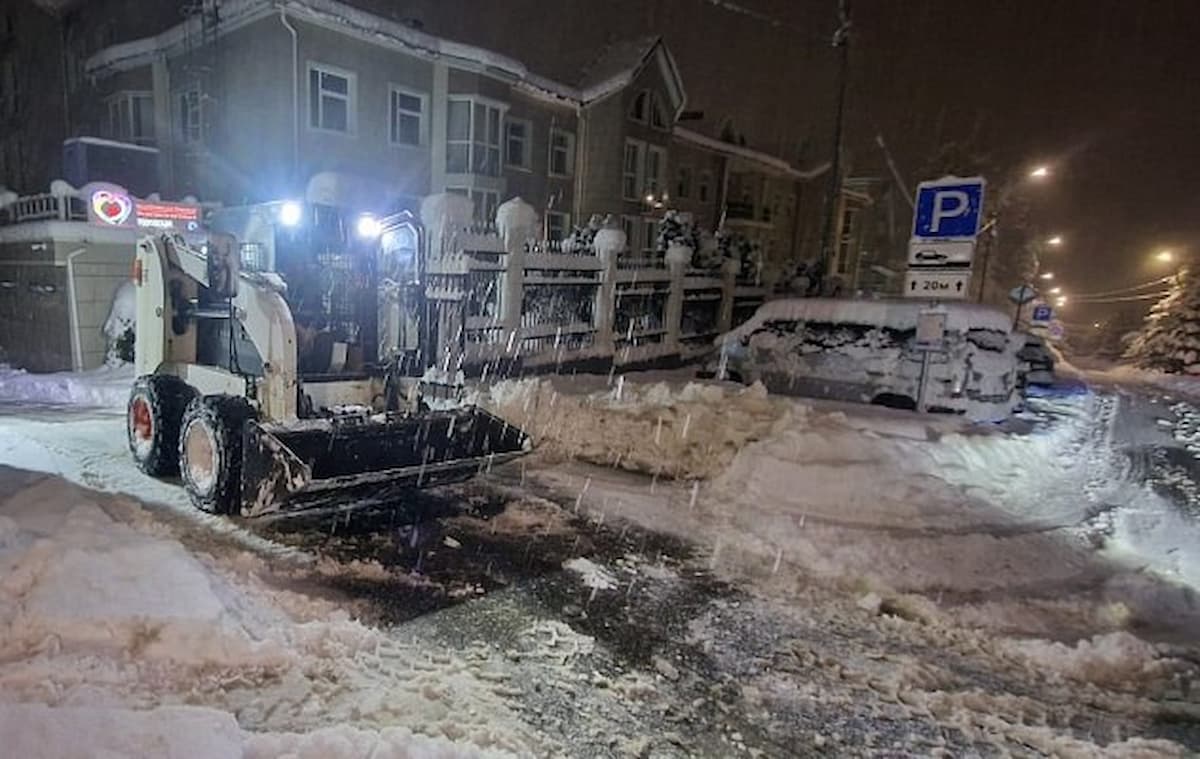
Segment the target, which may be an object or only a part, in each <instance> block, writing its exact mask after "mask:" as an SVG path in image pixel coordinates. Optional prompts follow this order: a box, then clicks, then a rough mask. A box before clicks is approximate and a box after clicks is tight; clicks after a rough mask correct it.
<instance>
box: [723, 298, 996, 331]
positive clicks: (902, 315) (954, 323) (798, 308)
mask: <svg viewBox="0 0 1200 759" xmlns="http://www.w3.org/2000/svg"><path fill="white" fill-rule="evenodd" d="M929 308H930V305H929V304H928V303H926V302H924V301H917V300H898V299H891V300H853V299H848V298H784V299H781V300H773V301H769V302H767V303H764V304H763V305H762V306H761V307H759V309H758V311H756V312H755V313H754V316H752V317H751V318H750V319H749V320H748V321H747V322H745V323H744V324H742V325H741V326H739V327H738V328H737V329H735V330H733V331H732V332H730V333H729V335H730V336H734V337H742V336H743V335H747V334H749V333H751V332H753V331H755V330H756V329H758V328H760V327H761V326H762V325H764V324H766V323H768V322H775V321H799V322H821V323H829V324H859V325H864V326H879V327H888V328H890V329H898V330H909V329H916V328H917V319H918V316H919V315H920V313H921V312H922V311H925V310H927V309H929ZM936 308H937V309H938V310H939V311H942V312H944V313H945V314H946V329H948V330H951V331H957V332H961V331H964V330H970V329H988V330H996V331H999V332H1009V331H1011V329H1012V319H1011V317H1009V316H1008V315H1007V314H1005V313H1004V312H1003V311H1001V310H999V309H997V308H992V307H990V306H984V305H980V304H977V303H940V304H938V305H937V306H936Z"/></svg>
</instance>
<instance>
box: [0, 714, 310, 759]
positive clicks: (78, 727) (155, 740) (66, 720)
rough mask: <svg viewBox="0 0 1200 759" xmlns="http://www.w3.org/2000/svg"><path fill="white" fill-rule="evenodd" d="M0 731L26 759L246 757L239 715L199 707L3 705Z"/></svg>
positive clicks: (8, 748) (11, 751) (11, 752)
mask: <svg viewBox="0 0 1200 759" xmlns="http://www.w3.org/2000/svg"><path fill="white" fill-rule="evenodd" d="M0 735H2V736H4V751H5V755H6V756H11V757H21V759H96V757H112V758H113V759H116V758H117V757H155V758H156V759H230V758H231V757H240V756H243V753H242V734H241V730H240V729H239V728H238V725H237V721H236V720H234V718H233V715H231V714H227V713H225V712H220V711H217V710H215V709H204V708H199V707H194V706H164V707H159V708H157V709H149V710H146V711H137V710H133V709H121V708H104V707H57V708H52V707H49V706H46V705H44V704H0ZM274 756H280V754H274ZM326 756H332V755H330V754H326Z"/></svg>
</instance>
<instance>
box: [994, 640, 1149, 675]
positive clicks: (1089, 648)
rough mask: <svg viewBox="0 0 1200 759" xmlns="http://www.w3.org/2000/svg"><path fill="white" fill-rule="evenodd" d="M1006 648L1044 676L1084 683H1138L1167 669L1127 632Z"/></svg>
mask: <svg viewBox="0 0 1200 759" xmlns="http://www.w3.org/2000/svg"><path fill="white" fill-rule="evenodd" d="M1004 648H1005V650H1007V651H1008V652H1009V653H1011V654H1014V655H1016V656H1018V657H1020V658H1022V659H1024V660H1025V661H1027V662H1028V663H1029V664H1031V665H1032V666H1034V667H1035V668H1036V669H1038V670H1040V671H1042V672H1054V673H1057V674H1059V675H1061V676H1063V677H1066V678H1070V679H1072V680H1079V681H1082V682H1093V683H1104V684H1111V685H1120V684H1124V683H1136V682H1138V681H1142V680H1147V679H1153V678H1159V677H1161V676H1162V675H1163V674H1164V672H1165V671H1166V669H1167V666H1168V662H1167V661H1166V660H1163V659H1160V657H1159V654H1158V651H1157V650H1156V649H1155V647H1154V646H1153V645H1151V644H1150V643H1147V642H1146V641H1144V640H1142V639H1140V638H1135V637H1134V636H1132V635H1130V634H1129V633H1127V632H1112V633H1105V634H1102V635H1095V636H1093V637H1092V638H1091V639H1090V640H1081V641H1078V642H1077V643H1076V644H1075V645H1074V646H1068V645H1066V644H1065V643H1058V642H1054V641H1048V640H1041V639H1031V640H1010V641H1005V642H1004Z"/></svg>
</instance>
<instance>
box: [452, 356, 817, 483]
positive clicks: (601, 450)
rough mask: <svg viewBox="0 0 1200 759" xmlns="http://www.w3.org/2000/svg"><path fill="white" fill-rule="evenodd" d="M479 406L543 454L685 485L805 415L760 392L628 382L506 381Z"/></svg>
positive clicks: (619, 379) (716, 470)
mask: <svg viewBox="0 0 1200 759" xmlns="http://www.w3.org/2000/svg"><path fill="white" fill-rule="evenodd" d="M476 400H477V402H478V403H480V405H483V406H485V407H488V408H490V409H492V410H493V411H495V412H496V413H497V414H498V415H499V416H501V417H502V418H504V419H506V420H507V421H509V422H511V423H513V424H516V425H517V426H519V427H521V428H522V429H524V430H525V431H526V432H528V433H529V434H530V435H532V437H533V440H534V443H535V445H537V446H539V447H540V448H541V449H542V451H543V452H544V453H546V454H549V455H552V456H559V457H564V458H575V459H581V460H583V461H588V462H591V463H594V464H600V465H603V466H615V467H618V468H620V469H625V470H628V471H634V472H642V473H645V474H651V475H662V476H665V477H673V478H682V479H696V478H704V477H712V476H715V475H717V474H718V473H720V472H721V471H723V470H724V469H725V467H726V466H728V465H729V463H730V462H731V461H732V460H733V457H734V456H735V455H736V454H737V452H738V451H739V450H740V449H741V448H742V447H743V446H744V445H745V444H746V443H747V442H749V441H751V440H755V439H758V438H761V437H763V436H764V435H766V434H767V433H768V432H769V431H770V430H771V428H772V427H773V426H774V425H775V424H776V422H778V421H779V420H780V419H781V418H782V417H783V416H784V415H785V414H786V413H792V414H797V415H801V414H803V413H804V412H803V409H802V408H801V407H798V406H793V405H791V404H783V403H779V402H776V401H773V400H772V399H770V398H768V397H767V393H766V390H764V389H763V387H762V386H761V385H757V386H753V387H749V388H741V387H737V386H733V385H723V384H707V383H698V382H688V383H686V384H684V385H682V386H678V385H672V384H668V383H665V382H653V383H641V382H636V381H632V380H627V379H626V378H625V377H615V378H613V381H612V384H611V387H609V388H606V389H603V390H597V391H593V392H579V391H578V390H577V389H576V388H573V387H571V386H570V385H569V380H566V379H564V380H557V379H523V380H506V381H504V382H500V383H498V384H496V385H493V386H492V387H490V388H488V389H487V390H485V391H483V392H482V393H481V394H480V395H479V397H478V398H477V399H476Z"/></svg>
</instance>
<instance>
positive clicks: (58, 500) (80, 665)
mask: <svg viewBox="0 0 1200 759" xmlns="http://www.w3.org/2000/svg"><path fill="white" fill-rule="evenodd" d="M0 493H3V494H5V495H4V496H0V498H3V500H2V501H0V732H2V733H3V734H4V735H5V738H6V741H8V740H9V739H10V738H11V739H12V740H14V741H16V742H17V745H20V746H23V747H24V746H37V745H40V743H41V742H44V743H45V745H46V747H47V748H46V749H45V750H44V751H45V753H39V752H38V751H37V750H32V751H29V752H18V754H14V755H21V756H31V757H41V756H55V757H58V756H94V755H96V754H94V753H92V751H93V749H95V748H96V747H99V748H100V749H103V750H104V751H110V752H113V754H114V755H122V756H151V755H153V756H180V757H184V756H188V757H191V756H199V757H205V759H207V757H209V756H213V757H216V756H239V755H242V753H240V752H239V751H236V750H232V749H231V748H230V746H238V745H240V743H241V742H242V741H244V743H245V746H244V750H245V755H248V756H279V755H284V754H286V753H287V752H297V753H298V755H300V756H322V757H330V759H342V757H346V758H347V759H349V758H350V757H354V758H355V759H357V758H358V757H362V756H366V755H378V756H419V757H438V756H445V757H458V756H476V755H486V756H494V755H499V753H517V754H528V753H536V752H538V750H539V748H540V747H541V744H540V740H539V739H538V738H536V737H535V735H534V734H533V733H532V732H531V731H529V730H528V729H527V728H525V727H524V726H523V723H521V722H520V720H519V719H518V718H516V716H515V715H514V714H513V712H512V711H511V710H510V708H509V706H508V705H507V702H506V701H505V699H506V695H505V691H504V688H505V685H504V677H503V675H502V674H501V673H497V672H494V671H492V670H493V669H494V667H495V665H494V664H493V663H491V662H490V660H489V654H488V653H487V652H486V651H481V652H468V654H466V655H464V654H457V653H453V654H452V653H449V652H446V651H444V650H442V649H436V648H435V649H433V650H422V649H421V648H418V647H416V644H415V643H414V644H400V643H399V642H398V641H396V640H394V639H392V638H390V637H388V636H387V635H385V634H384V633H383V632H381V631H379V630H376V629H373V628H370V627H367V626H365V625H363V624H361V623H359V622H356V621H354V620H352V619H350V618H349V617H348V616H347V614H346V613H345V612H344V611H341V610H339V609H338V608H337V607H336V606H335V605H333V604H331V603H329V602H327V601H321V600H317V599H313V598H310V597H308V596H304V595H301V594H298V593H295V592H293V591H288V590H284V589H282V588H278V587H273V586H271V585H269V584H267V583H265V582H264V581H263V580H262V579H261V578H262V577H263V576H264V575H270V574H271V569H270V567H269V566H268V565H267V564H266V563H265V562H264V561H263V560H261V559H258V558H256V557H253V556H251V555H249V554H238V557H239V558H238V560H237V561H236V562H235V565H234V566H233V567H232V568H230V567H221V566H218V565H216V564H214V563H213V562H215V559H214V558H213V557H211V556H202V557H197V556H194V555H192V554H191V553H190V552H189V551H188V549H187V548H185V547H184V546H183V545H182V544H181V543H179V542H178V541H176V540H174V539H172V538H171V537H170V536H169V532H168V530H167V529H166V528H165V527H164V525H163V524H162V523H161V522H157V521H155V520H153V519H151V518H148V517H147V516H146V515H145V513H144V512H143V511H142V509H141V507H140V506H139V505H138V504H136V503H134V502H132V501H128V500H126V499H122V498H113V497H108V496H101V495H97V494H95V493H91V492H89V491H84V490H82V489H80V488H77V487H76V486H73V485H70V484H68V483H66V482H64V481H63V480H60V479H58V478H54V477H44V476H40V475H35V474H33V473H27V472H19V471H17V470H11V469H7V468H3V467H0ZM118 517H120V519H119V518H118ZM125 518H128V519H129V520H130V521H131V522H132V524H131V523H127V522H126V521H123V520H124V519H125ZM172 703H187V704H189V705H192V706H196V707H205V708H204V709H198V710H192V711H187V710H184V711H181V712H172V711H166V712H161V713H160V712H159V711H154V712H146V711H144V710H145V709H147V708H151V707H155V706H158V705H161V704H172ZM39 705H45V706H39ZM46 707H51V708H48V709H47V708H46ZM80 710H82V711H80ZM234 715H236V719H235V717H234ZM76 724H78V725H79V727H78V729H75V728H74V727H72V728H71V729H65V728H64V726H65V725H76ZM12 725H21V726H22V727H21V728H20V729H15V730H9V729H7V726H12ZM390 728H402V729H390ZM195 731H203V732H205V733H208V734H210V736H211V738H210V739H209V740H208V741H207V742H205V741H197V742H196V745H195V748H192V747H190V746H189V745H188V744H187V743H186V742H183V743H179V744H178V747H176V744H175V743H173V741H175V740H176V739H175V738H174V737H171V738H169V739H168V738H164V737H163V736H164V735H165V734H166V733H172V735H173V734H174V733H176V732H177V733H178V734H179V735H180V736H183V737H186V736H190V735H191V734H192V733H193V732H195ZM243 731H244V732H243ZM251 733H252V734H251ZM415 733H423V734H425V735H427V736H430V737H428V738H426V737H421V736H417V735H414V734H415ZM39 736H46V737H45V738H44V739H43V738H41V737H39ZM80 736H82V738H81V737H80ZM180 740H182V738H181V739H180ZM81 741H86V742H81ZM11 745H12V744H11V743H8V744H6V749H7V748H8V747H9V746H11ZM151 747H152V748H151ZM364 747H365V748H364ZM372 751H374V752H375V753H374V754H372V753H371V752H372ZM73 752H74V753H73ZM487 752H492V753H487Z"/></svg>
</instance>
